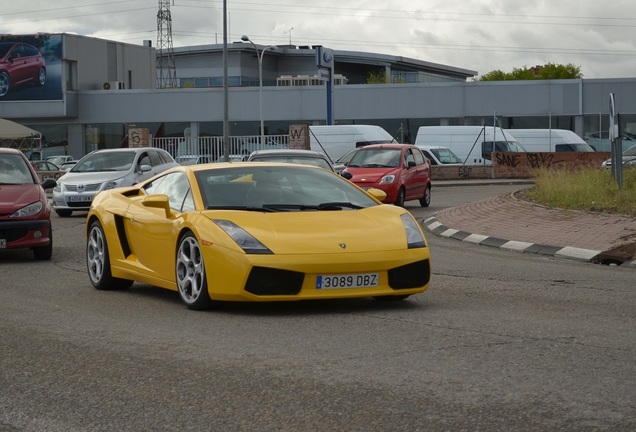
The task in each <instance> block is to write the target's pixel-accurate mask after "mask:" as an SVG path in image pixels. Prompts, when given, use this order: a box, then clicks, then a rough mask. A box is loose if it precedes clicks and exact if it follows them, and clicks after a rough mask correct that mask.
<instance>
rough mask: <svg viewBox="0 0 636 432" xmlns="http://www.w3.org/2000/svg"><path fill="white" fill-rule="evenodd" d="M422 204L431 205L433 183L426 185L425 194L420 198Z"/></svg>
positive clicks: (424, 205) (423, 205)
mask: <svg viewBox="0 0 636 432" xmlns="http://www.w3.org/2000/svg"><path fill="white" fill-rule="evenodd" d="M420 205H421V206H422V207H428V206H430V205H431V185H427V186H426V190H425V191H424V196H423V197H422V198H420Z"/></svg>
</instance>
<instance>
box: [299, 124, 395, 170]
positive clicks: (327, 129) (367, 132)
mask: <svg viewBox="0 0 636 432" xmlns="http://www.w3.org/2000/svg"><path fill="white" fill-rule="evenodd" d="M309 142H310V143H311V150H314V151H317V152H321V153H325V154H326V155H327V156H329V158H330V159H331V160H332V161H336V160H338V159H339V158H340V157H341V156H343V155H344V154H345V153H347V152H349V151H351V150H353V149H355V148H358V147H364V146H365V145H369V144H380V143H388V142H396V141H395V140H394V139H393V136H392V135H391V134H390V133H388V132H387V131H386V130H384V129H383V128H381V127H380V126H374V125H327V126H309Z"/></svg>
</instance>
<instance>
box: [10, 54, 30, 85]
mask: <svg viewBox="0 0 636 432" xmlns="http://www.w3.org/2000/svg"><path fill="white" fill-rule="evenodd" d="M9 59H10V60H11V68H10V70H11V80H12V81H13V84H19V83H21V82H22V81H24V80H25V79H27V78H28V72H29V65H28V64H27V63H28V59H27V58H26V54H25V53H24V48H23V46H22V45H19V44H18V45H16V46H15V47H14V48H13V49H12V50H11V54H9Z"/></svg>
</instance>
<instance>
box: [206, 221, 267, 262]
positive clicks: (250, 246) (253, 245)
mask: <svg viewBox="0 0 636 432" xmlns="http://www.w3.org/2000/svg"><path fill="white" fill-rule="evenodd" d="M214 223H215V224H217V225H218V226H219V228H221V229H222V230H223V231H225V232H226V233H227V235H229V236H230V237H232V240H234V241H235V242H236V244H237V245H239V246H240V247H241V249H243V251H245V253H248V254H271V253H272V251H271V250H269V249H268V248H267V246H265V245H264V244H263V243H261V242H259V241H258V240H256V238H254V236H253V235H252V234H250V233H248V232H247V231H245V230H244V229H243V228H241V227H240V226H238V225H237V224H235V223H234V222H232V221H229V220H225V219H214Z"/></svg>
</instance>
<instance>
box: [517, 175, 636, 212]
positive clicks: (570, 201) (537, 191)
mask: <svg viewBox="0 0 636 432" xmlns="http://www.w3.org/2000/svg"><path fill="white" fill-rule="evenodd" d="M534 182H535V186H534V187H532V188H531V189H529V190H528V191H527V194H528V196H529V197H530V198H532V199H534V200H537V201H539V202H542V203H544V204H545V205H548V206H551V207H560V208H565V209H575V210H586V211H597V212H603V213H614V214H623V215H630V216H634V217H636V167H635V168H632V167H630V168H629V169H625V170H624V171H623V189H622V190H619V189H618V184H617V183H616V181H614V180H613V179H612V173H611V171H610V170H605V169H598V168H585V169H582V170H580V171H578V172H569V171H560V170H548V169H541V170H538V171H537V172H536V174H535V176H534Z"/></svg>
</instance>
